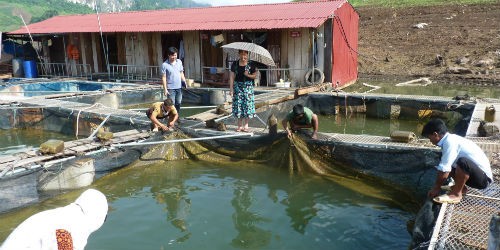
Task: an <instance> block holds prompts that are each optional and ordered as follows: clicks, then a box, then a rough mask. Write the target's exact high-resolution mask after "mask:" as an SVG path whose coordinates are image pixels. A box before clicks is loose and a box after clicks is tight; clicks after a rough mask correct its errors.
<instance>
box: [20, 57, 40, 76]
mask: <svg viewBox="0 0 500 250" xmlns="http://www.w3.org/2000/svg"><path fill="white" fill-rule="evenodd" d="M23 68H24V77H26V78H36V77H38V74H37V72H36V62H35V61H24V62H23Z"/></svg>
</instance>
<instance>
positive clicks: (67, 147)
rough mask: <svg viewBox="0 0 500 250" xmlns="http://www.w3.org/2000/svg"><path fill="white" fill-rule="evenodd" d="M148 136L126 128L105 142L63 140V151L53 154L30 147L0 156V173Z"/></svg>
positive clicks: (148, 134) (145, 133)
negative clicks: (41, 153)
mask: <svg viewBox="0 0 500 250" xmlns="http://www.w3.org/2000/svg"><path fill="white" fill-rule="evenodd" d="M148 137H150V133H149V132H146V131H137V130H127V131H122V132H117V133H114V136H113V139H111V140H109V141H105V142H101V141H98V140H94V139H87V138H85V139H79V140H74V141H67V142H64V151H63V152H61V153H57V154H53V155H40V154H39V152H38V150H34V149H32V150H29V151H26V152H22V153H16V154H13V155H6V156H0V173H6V172H8V171H9V170H14V169H16V168H25V169H29V168H31V167H33V166H34V165H42V166H43V165H44V163H46V162H48V161H52V160H56V159H61V158H67V157H72V156H79V155H84V154H85V153H88V152H91V151H95V150H99V149H101V148H105V147H107V146H109V145H111V144H120V143H127V142H134V141H137V140H141V139H146V138H148ZM1 175H2V174H0V177H1Z"/></svg>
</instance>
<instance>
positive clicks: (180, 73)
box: [161, 47, 186, 112]
mask: <svg viewBox="0 0 500 250" xmlns="http://www.w3.org/2000/svg"><path fill="white" fill-rule="evenodd" d="M177 52H178V51H177V49H176V48H175V47H170V48H168V51H167V55H168V59H167V60H166V61H165V62H164V63H163V64H162V65H161V73H162V77H161V80H162V83H163V91H164V94H165V95H166V96H167V98H170V99H172V101H174V106H175V109H176V110H177V112H180V110H181V102H182V82H186V77H185V76H184V67H183V66H182V61H181V60H179V59H177Z"/></svg>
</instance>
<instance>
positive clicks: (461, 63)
mask: <svg viewBox="0 0 500 250" xmlns="http://www.w3.org/2000/svg"><path fill="white" fill-rule="evenodd" d="M356 10H357V11H358V13H359V14H360V26H359V28H360V30H359V48H358V49H359V53H360V55H359V60H358V61H359V76H360V77H361V78H370V79H382V80H386V79H396V80H408V79H414V78H419V77H430V78H431V79H433V80H435V81H438V82H444V83H452V84H461V85H471V84H473V85H485V86H499V85H500V29H499V28H498V23H500V2H498V3H494V4H486V5H463V4H456V5H446V6H433V7H412V8H379V7H377V8H375V7H359V8H356Z"/></svg>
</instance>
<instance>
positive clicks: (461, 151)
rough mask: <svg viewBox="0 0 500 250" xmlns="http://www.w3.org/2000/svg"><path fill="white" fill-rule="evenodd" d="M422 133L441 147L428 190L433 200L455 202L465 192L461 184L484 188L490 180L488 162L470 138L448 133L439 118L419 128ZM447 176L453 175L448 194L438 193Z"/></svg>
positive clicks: (465, 189) (490, 172)
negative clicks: (440, 153) (433, 178)
mask: <svg viewBox="0 0 500 250" xmlns="http://www.w3.org/2000/svg"><path fill="white" fill-rule="evenodd" d="M422 136H424V137H427V138H429V140H430V141H431V142H432V143H433V144H434V145H437V146H439V147H441V149H442V156H441V162H440V163H439V165H438V166H436V168H437V170H438V174H437V177H436V181H435V183H434V186H433V188H432V189H431V190H430V191H429V193H428V195H429V197H431V198H434V201H435V202H438V203H458V202H460V201H461V200H462V195H463V194H465V193H466V192H467V187H466V186H465V185H467V186H469V187H472V188H476V189H485V188H486V187H488V185H489V184H491V183H492V182H493V174H492V171H491V167H490V161H489V159H488V157H486V155H485V154H484V152H483V151H482V150H481V148H480V147H479V146H477V145H476V144H475V143H474V142H473V141H470V140H468V139H466V138H464V137H461V136H458V135H455V134H450V133H448V128H447V127H446V124H445V123H444V122H443V121H442V120H441V119H434V120H431V121H429V122H428V123H427V124H426V125H425V126H424V128H423V129H422ZM448 177H453V180H454V181H455V185H454V186H453V187H451V191H450V192H449V193H448V194H444V195H441V196H438V195H439V193H440V192H441V186H442V185H443V184H444V183H445V181H446V179H447V178H448Z"/></svg>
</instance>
